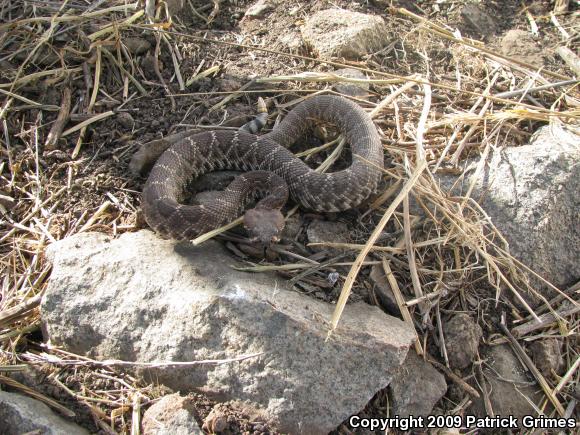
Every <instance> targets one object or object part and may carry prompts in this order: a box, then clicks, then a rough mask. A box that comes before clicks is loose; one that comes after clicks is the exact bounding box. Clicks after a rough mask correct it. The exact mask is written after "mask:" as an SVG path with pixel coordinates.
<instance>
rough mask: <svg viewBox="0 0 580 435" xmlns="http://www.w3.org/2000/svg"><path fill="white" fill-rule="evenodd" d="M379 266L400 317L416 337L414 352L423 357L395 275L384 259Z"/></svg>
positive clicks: (411, 318) (421, 348)
mask: <svg viewBox="0 0 580 435" xmlns="http://www.w3.org/2000/svg"><path fill="white" fill-rule="evenodd" d="M381 264H382V265H383V271H384V272H385V276H386V277H387V281H388V282H389V286H390V287H391V290H392V291H393V295H394V296H395V300H396V301H397V305H398V307H399V311H400V312H401V315H402V316H403V320H404V321H405V323H407V325H408V326H409V327H410V328H411V329H412V330H413V332H414V333H415V337H417V339H416V340H415V341H414V343H413V345H414V346H415V352H417V355H423V353H424V351H423V347H422V346H421V342H420V341H419V335H418V334H417V331H416V329H415V324H414V323H413V317H412V316H411V313H410V312H409V309H408V308H407V305H406V303H405V298H404V297H403V294H402V293H401V289H400V288H399V284H398V283H397V280H396V279H395V275H393V271H392V270H391V266H389V262H388V261H387V260H386V259H384V258H383V259H382V262H381Z"/></svg>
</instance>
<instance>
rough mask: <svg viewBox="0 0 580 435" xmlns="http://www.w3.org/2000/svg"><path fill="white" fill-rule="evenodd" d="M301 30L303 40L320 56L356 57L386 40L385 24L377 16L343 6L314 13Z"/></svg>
mask: <svg viewBox="0 0 580 435" xmlns="http://www.w3.org/2000/svg"><path fill="white" fill-rule="evenodd" d="M301 31H302V38H303V39H304V42H306V43H307V44H308V45H310V46H311V47H312V49H313V50H314V52H315V53H316V55H317V56H318V57H320V58H323V59H330V58H332V57H344V58H347V59H358V58H360V57H362V56H364V55H365V54H369V53H372V52H374V51H377V50H380V49H381V48H383V47H385V46H386V45H388V44H389V42H390V41H389V38H388V33H387V25H386V24H385V21H384V20H383V19H382V18H381V17H379V16H376V15H369V14H361V13H360V12H352V11H347V10H345V9H325V10H322V11H318V12H316V13H315V14H314V15H312V16H311V17H310V18H308V20H307V21H306V23H305V24H304V27H303V28H302V29H301Z"/></svg>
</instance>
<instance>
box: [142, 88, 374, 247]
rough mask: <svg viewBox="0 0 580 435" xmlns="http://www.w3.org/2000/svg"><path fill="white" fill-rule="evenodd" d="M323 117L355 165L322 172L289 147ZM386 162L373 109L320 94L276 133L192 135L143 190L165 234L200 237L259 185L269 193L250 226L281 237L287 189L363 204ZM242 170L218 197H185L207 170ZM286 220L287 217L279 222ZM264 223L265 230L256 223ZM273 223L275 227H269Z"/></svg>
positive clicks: (337, 207) (250, 215)
mask: <svg viewBox="0 0 580 435" xmlns="http://www.w3.org/2000/svg"><path fill="white" fill-rule="evenodd" d="M318 121H326V122H331V123H334V124H336V125H337V127H338V129H339V130H340V131H341V133H342V134H343V135H344V136H345V138H346V140H347V143H349V144H350V147H351V151H352V164H351V165H350V166H349V167H348V168H346V169H343V170H340V171H337V172H333V173H328V174H323V173H318V172H315V171H314V170H313V169H311V168H309V167H308V166H307V165H306V164H305V163H304V162H302V161H301V160H300V159H298V158H297V157H295V156H294V155H293V154H292V153H291V152H290V151H289V150H288V149H287V147H289V146H290V145H292V144H293V143H294V142H295V141H297V140H298V139H299V138H301V137H304V135H305V134H306V133H308V132H309V130H311V128H312V127H313V126H314V125H315V123H316V122H318ZM383 167H384V155H383V148H382V145H381V142H380V138H379V134H378V132H377V129H376V127H375V126H374V124H373V122H372V120H371V118H370V116H369V115H368V114H367V113H366V112H365V111H364V110H363V109H362V108H361V107H359V106H358V105H357V104H355V103H353V102H351V101H350V100H347V99H345V98H342V97H336V96H327V95H326V96H317V97H313V98H310V99H308V100H306V101H304V102H302V103H300V104H299V105H297V106H296V107H295V108H294V109H293V110H291V111H290V112H289V113H288V114H287V115H286V117H285V118H284V120H283V121H282V122H281V123H280V124H279V125H278V126H277V127H276V128H275V129H274V130H272V131H271V132H270V133H268V134H265V135H263V136H256V135H253V134H250V133H248V132H246V131H243V130H238V131H208V132H201V133H196V134H192V135H190V136H187V137H185V138H183V139H181V140H180V141H178V142H177V143H175V144H173V145H172V146H171V147H170V148H168V149H167V150H166V151H165V152H164V153H163V154H162V155H161V157H160V158H159V159H158V161H157V163H156V164H155V165H154V167H153V169H152V170H151V173H150V175H149V178H148V179H147V182H146V184H145V187H144V189H143V201H142V206H143V212H144V216H145V219H146V221H147V223H148V224H149V225H150V226H151V228H153V229H154V230H155V231H156V232H158V233H159V234H160V235H162V236H164V237H169V238H173V239H177V240H185V239H193V238H195V237H197V236H198V235H200V234H203V233H205V232H207V231H210V230H212V229H215V228H218V227H220V226H222V225H224V224H226V223H228V222H231V221H232V220H234V219H235V218H236V217H237V216H239V214H240V212H241V210H242V209H243V207H244V205H245V204H246V202H247V201H248V199H249V198H250V197H252V196H253V194H254V193H255V192H256V191H260V192H264V191H266V192H267V195H266V196H265V197H264V198H263V199H262V200H261V201H259V202H258V203H257V204H256V206H255V208H254V209H252V210H249V211H248V212H246V215H245V221H246V226H247V227H250V230H251V232H253V233H254V234H255V235H256V237H257V238H259V239H262V241H263V242H268V241H271V240H268V239H273V240H275V239H276V238H277V234H276V233H277V231H279V230H280V229H281V228H280V224H281V226H283V220H282V216H281V214H280V211H279V209H280V208H281V207H282V206H283V205H284V203H285V202H286V199H287V197H288V193H289V194H290V196H291V197H292V199H293V200H294V201H295V202H296V203H298V204H299V205H300V206H301V207H303V208H306V209H309V210H314V211H317V212H336V211H342V210H347V209H350V208H353V207H356V206H358V205H359V204H360V203H361V202H362V201H363V200H365V199H366V198H367V197H368V196H369V195H370V194H371V193H372V192H374V191H375V190H376V188H377V184H378V182H379V180H380V178H381V175H382V168H383ZM228 169H230V170H242V171H252V172H247V173H246V174H243V175H242V176H240V177H238V178H237V179H236V180H234V181H233V182H232V184H230V186H228V188H226V190H225V191H223V192H221V194H220V195H219V196H218V197H217V198H216V200H215V201H213V202H211V203H204V204H202V205H185V204H181V203H180V201H181V200H182V197H183V193H184V189H185V188H186V187H187V186H188V184H189V183H190V182H191V181H192V180H193V179H195V178H197V177H199V176H200V175H202V174H204V173H207V172H211V171H218V170H228ZM280 220H281V222H280ZM256 225H257V226H260V225H263V226H264V227H266V228H265V229H264V228H262V229H259V228H258V229H256V228H255V226H256ZM270 227H272V228H270Z"/></svg>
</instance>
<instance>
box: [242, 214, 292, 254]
mask: <svg viewBox="0 0 580 435" xmlns="http://www.w3.org/2000/svg"><path fill="white" fill-rule="evenodd" d="M244 227H245V228H246V230H248V233H249V235H250V240H251V241H252V242H260V243H262V244H264V245H269V244H270V243H276V242H279V241H280V236H281V233H282V230H283V229H284V216H283V215H282V213H281V212H280V210H277V209H266V208H252V209H250V210H248V211H246V213H245V214H244Z"/></svg>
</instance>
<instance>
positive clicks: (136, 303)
mask: <svg viewBox="0 0 580 435" xmlns="http://www.w3.org/2000/svg"><path fill="white" fill-rule="evenodd" d="M47 256H48V258H49V260H51V261H52V263H53V270H52V275H51V278H50V282H49V284H48V287H47V289H46V293H45V296H44V298H43V301H42V304H41V311H42V320H43V331H44V333H45V336H46V338H48V339H50V341H51V343H52V344H54V345H58V346H63V347H64V348H66V349H68V350H70V351H72V352H75V353H78V354H84V355H89V356H91V357H94V358H98V359H120V360H126V361H139V362H175V361H186V362H187V361H202V360H224V359H229V358H234V359H235V358H239V357H241V356H244V355H254V354H259V355H258V356H253V357H249V358H246V359H240V360H237V361H235V362H228V363H222V364H216V363H204V364H198V365H189V366H187V367H183V366H180V367H176V366H171V367H167V366H164V367H157V368H148V369H141V370H140V371H139V373H140V374H141V375H144V376H146V377H147V378H149V379H151V380H153V381H155V382H159V383H162V384H165V385H167V386H168V387H170V388H172V389H174V390H176V391H181V392H182V393H186V392H188V391H194V390H195V391H201V392H205V393H206V394H208V395H209V396H210V397H212V398H214V399H217V400H222V401H227V400H238V401H239V402H241V403H244V404H245V405H247V406H248V409H254V410H256V411H257V412H260V413H261V414H263V415H266V416H267V419H268V423H269V424H270V425H271V427H272V428H274V429H277V430H280V431H283V432H291V433H309V434H316V433H327V432H329V431H330V430H332V429H334V428H336V426H338V425H339V424H340V423H341V422H342V421H343V420H344V419H346V418H347V417H349V416H350V415H352V414H355V413H357V412H358V411H359V410H360V409H362V408H363V407H364V406H365V405H366V403H367V402H368V401H369V399H370V398H371V397H372V396H373V395H374V394H375V393H376V392H377V391H378V390H380V389H381V388H384V387H385V386H387V385H388V384H389V382H390V381H391V378H392V376H393V373H394V371H395V370H396V369H397V367H398V366H399V365H400V364H402V362H403V361H404V359H405V356H406V354H407V351H408V348H409V346H410V345H411V343H412V342H413V340H414V338H415V336H414V332H413V331H412V330H411V329H409V327H408V326H407V325H405V324H404V323H403V322H402V321H400V320H398V319H396V318H393V317H389V316H387V315H386V314H384V313H383V312H382V311H380V310H379V309H378V308H376V307H371V306H369V305H366V304H363V303H359V304H351V305H349V306H347V308H346V309H345V312H344V314H343V316H342V319H341V323H340V325H339V328H338V330H337V331H335V333H333V335H332V336H331V338H330V339H329V340H326V338H327V332H328V322H329V319H330V317H331V314H332V311H333V309H334V307H333V306H330V305H328V304H325V303H322V302H320V301H316V300H313V299H311V298H309V297H306V296H304V295H301V294H299V293H297V292H293V291H289V290H287V289H286V288H285V284H284V282H283V281H281V280H279V281H278V280H276V279H275V278H274V277H272V276H269V275H264V274H250V273H244V272H239V271H236V270H234V269H232V268H231V267H230V265H232V264H233V263H235V261H234V260H233V259H232V258H231V257H230V256H228V255H227V254H226V253H225V252H224V250H223V248H222V247H221V245H219V244H218V243H217V242H213V241H210V242H208V243H205V244H204V245H203V246H200V247H194V246H192V245H191V244H190V243H176V242H173V241H168V240H161V239H160V238H158V237H157V236H155V235H154V234H153V233H152V232H150V231H148V230H143V231H140V232H137V233H126V234H123V235H121V236H120V237H119V238H117V239H111V238H109V237H108V236H106V235H104V234H98V233H87V234H77V235H75V236H73V237H70V238H67V239H65V240H62V241H59V242H57V243H55V244H53V245H51V246H50V247H49V248H48V249H47Z"/></svg>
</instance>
